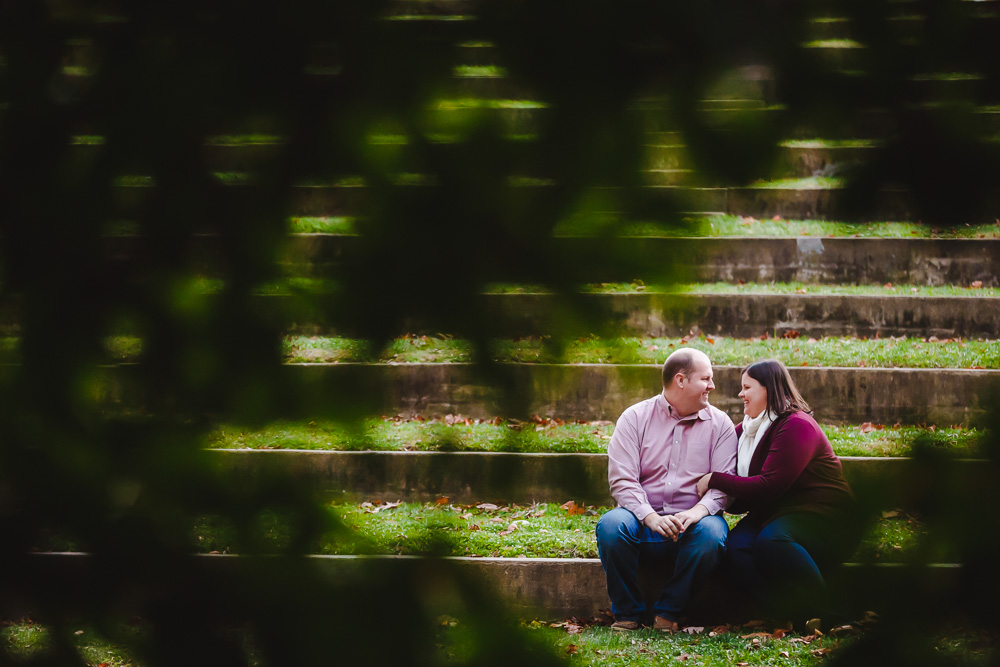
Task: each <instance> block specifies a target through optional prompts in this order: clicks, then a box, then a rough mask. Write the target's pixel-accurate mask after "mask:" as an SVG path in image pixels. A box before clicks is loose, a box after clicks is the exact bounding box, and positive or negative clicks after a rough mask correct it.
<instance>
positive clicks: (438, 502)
mask: <svg viewBox="0 0 1000 667" xmlns="http://www.w3.org/2000/svg"><path fill="white" fill-rule="evenodd" d="M434 504H435V505H447V504H448V496H441V497H440V498H438V499H437V500H435V501H434Z"/></svg>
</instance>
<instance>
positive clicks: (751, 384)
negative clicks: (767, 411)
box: [740, 373, 767, 419]
mask: <svg viewBox="0 0 1000 667" xmlns="http://www.w3.org/2000/svg"><path fill="white" fill-rule="evenodd" d="M742 383H743V390H742V391H740V398H742V399H743V412H744V413H746V414H747V415H748V416H749V417H750V419H755V418H756V417H757V415H759V414H760V413H761V412H763V411H764V408H765V407H767V390H766V389H764V385H762V384H761V383H760V382H757V381H756V380H754V379H753V378H752V377H750V376H749V375H747V374H746V373H744V374H743V380H742Z"/></svg>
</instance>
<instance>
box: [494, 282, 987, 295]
mask: <svg viewBox="0 0 1000 667" xmlns="http://www.w3.org/2000/svg"><path fill="white" fill-rule="evenodd" d="M490 291H494V292H498V293H503V294H516V293H524V294H531V293H539V292H545V289H544V287H543V286H539V285H526V286H522V285H495V286H491V290H490ZM581 291H583V292H589V293H592V294H635V293H639V292H647V293H656V294H812V295H814V296H824V295H830V296H834V295H838V296H966V297H967V296H974V297H996V296H1000V288H997V287H972V286H971V285H969V286H961V285H908V284H904V285H894V284H892V283H887V284H885V285H813V284H808V283H802V282H792V283H743V284H740V283H735V284H734V283H724V282H717V283H686V284H684V283H682V284H673V285H656V284H650V285H647V284H645V283H643V282H642V281H633V282H631V283H596V284H591V285H585V286H584V287H583V289H582V290H581Z"/></svg>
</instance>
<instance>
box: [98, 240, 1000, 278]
mask: <svg viewBox="0 0 1000 667" xmlns="http://www.w3.org/2000/svg"><path fill="white" fill-rule="evenodd" d="M216 243H217V241H214V240H213V239H212V238H211V237H200V238H197V239H193V240H192V249H193V250H192V252H193V254H194V255H195V256H196V257H199V258H200V259H199V270H206V271H208V270H210V269H211V266H212V261H211V257H212V255H213V254H214V252H216V249H215V248H214V247H213V246H214V245H215V244H216ZM547 245H548V246H549V247H550V248H551V252H552V253H554V254H557V255H564V256H570V257H579V258H580V262H579V263H578V264H579V267H580V269H579V275H576V276H567V277H568V278H572V279H576V280H578V281H579V282H581V283H594V282H616V281H626V282H628V281H631V280H633V279H635V278H642V279H644V280H646V282H655V281H653V280H647V278H653V277H656V276H662V275H663V274H664V272H665V271H664V267H665V265H669V266H670V267H672V271H674V273H673V274H672V275H673V277H674V278H675V279H677V280H680V281H682V282H704V283H709V282H729V283H736V282H738V281H743V282H747V283H767V282H771V281H775V282H803V283H824V284H875V285H884V284H885V283H893V284H910V285H964V286H967V285H970V284H972V283H973V282H975V281H981V282H982V284H983V285H984V286H989V287H993V286H996V285H998V284H1000V282H998V281H1000V240H996V239H915V238H909V239H893V238H843V237H837V238H822V237H810V236H802V237H742V238H736V237H714V238H713V237H705V238H691V237H688V238H662V237H660V238H657V237H649V238H639V237H626V238H617V239H589V238H584V237H559V238H554V239H551V240H550V241H549V242H548V243H547ZM107 247H108V254H109V256H111V257H116V258H120V259H122V260H130V261H140V262H141V261H142V258H143V253H144V251H143V249H142V248H141V240H140V239H139V238H137V237H117V238H108V239H107ZM149 251H150V249H148V248H147V249H146V252H149ZM496 252H497V253H500V254H501V256H502V253H503V252H504V251H503V249H502V247H501V246H499V245H498V246H497V248H496ZM377 259H378V258H377V257H365V256H364V255H363V251H362V245H361V240H360V239H359V238H358V237H355V236H345V235H328V234H308V235H293V236H292V237H291V239H290V243H289V246H288V248H287V250H286V251H285V254H284V255H283V257H282V259H281V260H280V261H281V263H282V265H283V267H284V268H285V270H286V271H287V272H288V273H289V274H290V275H323V274H329V273H335V272H336V271H337V268H338V265H341V264H350V265H359V264H362V263H364V262H365V261H376V260H377ZM614 259H621V260H622V261H623V263H624V265H625V268H620V267H615V266H613V264H614V263H613V262H612V261H611V260H614ZM496 280H497V281H504V280H506V278H505V277H504V276H497V277H496Z"/></svg>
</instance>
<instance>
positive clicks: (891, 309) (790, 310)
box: [0, 292, 1000, 340]
mask: <svg viewBox="0 0 1000 667" xmlns="http://www.w3.org/2000/svg"><path fill="white" fill-rule="evenodd" d="M467 305H470V306H471V304H467ZM253 308H254V309H255V310H256V311H257V312H258V313H259V314H260V315H261V316H262V317H263V318H264V320H265V321H267V322H269V323H270V324H271V325H272V326H274V327H275V328H277V329H278V330H280V331H282V332H284V333H286V334H298V335H310V336H314V335H338V336H345V337H356V336H359V335H362V333H363V332H362V331H361V330H359V329H358V327H357V326H356V323H353V322H352V321H350V319H348V318H344V317H338V314H337V313H338V308H337V306H336V301H335V299H334V297H332V296H331V295H328V294H326V295H324V294H316V295H292V294H262V295H258V296H255V297H254V300H253ZM574 308H581V309H582V310H581V311H579V312H584V313H587V318H586V320H583V319H581V318H579V317H574V316H573V314H574V313H576V312H577V311H575V310H573V309H574ZM476 310H477V312H479V313H482V316H483V317H485V318H486V321H487V325H486V330H488V331H491V332H493V333H494V335H495V336H497V337H498V338H520V337H524V336H539V335H545V334H552V332H556V331H558V332H560V333H561V334H562V335H571V336H585V335H592V334H593V335H599V336H601V337H618V336H626V337H627V336H650V337H667V338H677V337H682V336H686V335H688V334H689V333H690V332H691V331H696V332H700V333H704V334H714V335H718V336H726V337H731V338H752V337H756V336H761V335H764V334H768V335H770V336H772V337H774V338H781V337H782V336H784V335H786V334H787V335H791V336H796V335H801V336H802V337H804V338H810V337H812V338H820V337H824V336H856V337H864V338H869V337H870V338H875V337H882V338H888V337H891V336H906V337H910V338H930V337H932V336H935V337H937V338H939V339H942V340H943V339H950V338H980V339H993V338H996V337H997V336H1000V298H996V297H973V296H970V297H959V296H935V297H928V296H914V295H898V296H866V295H840V294H833V295H827V294H713V293H706V294H698V293H685V294H659V293H648V292H646V293H627V294H613V293H608V294H580V295H576V296H574V300H573V303H572V304H568V303H567V302H566V300H565V298H563V297H559V296H557V295H554V294H492V293H488V294H482V295H480V296H479V297H478V300H477V307H476ZM439 329H440V325H437V326H435V324H434V323H433V322H431V321H422V320H420V319H419V318H410V319H408V320H406V321H404V323H403V324H402V329H401V330H403V331H408V332H412V333H437V332H438V331H439ZM19 331H20V300H19V299H17V298H16V297H14V296H9V297H8V298H7V299H5V300H4V303H3V305H2V306H0V332H2V333H3V334H4V335H11V336H16V335H18V333H19Z"/></svg>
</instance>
